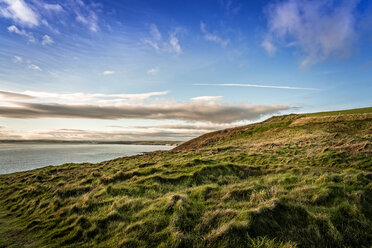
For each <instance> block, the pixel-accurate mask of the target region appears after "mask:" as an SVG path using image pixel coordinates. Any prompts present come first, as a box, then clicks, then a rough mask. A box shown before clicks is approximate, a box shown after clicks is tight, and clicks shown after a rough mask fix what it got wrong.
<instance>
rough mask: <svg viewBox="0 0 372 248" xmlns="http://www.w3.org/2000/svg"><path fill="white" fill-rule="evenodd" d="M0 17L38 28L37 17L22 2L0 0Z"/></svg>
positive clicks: (19, 0) (21, 0)
mask: <svg viewBox="0 0 372 248" xmlns="http://www.w3.org/2000/svg"><path fill="white" fill-rule="evenodd" d="M0 15H1V16H3V17H5V18H9V19H12V20H13V21H14V22H16V23H19V24H22V25H26V26H29V27H33V26H38V25H39V18H38V15H37V14H36V13H35V12H34V11H33V10H32V8H31V7H30V6H29V5H27V4H26V3H25V1H23V0H0Z"/></svg>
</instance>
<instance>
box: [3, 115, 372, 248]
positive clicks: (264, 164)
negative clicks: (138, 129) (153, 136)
mask: <svg viewBox="0 0 372 248" xmlns="http://www.w3.org/2000/svg"><path fill="white" fill-rule="evenodd" d="M0 195H1V198H0V247H43V246H45V247H63V246H65V247H369V246H370V245H371V244H372V231H371V230H372V208H371V206H372V108H364V109H354V110H346V111H335V112H323V113H313V114H298V115H296V114H291V115H285V116H275V117H272V118H270V119H268V120H266V121H264V122H261V123H256V124H251V125H247V126H242V127H238V128H232V129H226V130H221V131H217V132H212V133H208V134H205V135H202V136H200V137H198V138H196V139H193V140H190V141H188V142H185V143H183V144H181V145H179V146H178V147H176V148H174V149H173V150H171V151H168V152H153V153H148V154H144V155H137V156H132V157H124V158H118V159H115V160H111V161H105V162H101V163H98V164H65V165H61V166H55V167H52V166H49V167H45V168H42V169H37V170H32V171H27V172H20V173H13V174H9V175H1V176H0Z"/></svg>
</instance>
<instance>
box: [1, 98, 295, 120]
mask: <svg viewBox="0 0 372 248" xmlns="http://www.w3.org/2000/svg"><path fill="white" fill-rule="evenodd" d="M15 104H17V105H16V106H0V116H1V117H4V118H18V119H35V118H81V119H106V120H117V119H151V120H181V121H199V122H211V123H234V122H238V121H246V120H257V119H259V118H260V117H262V116H263V115H269V114H274V113H278V112H279V111H282V110H288V109H290V107H289V106H287V105H253V104H248V105H231V104H226V103H217V102H205V101H203V102H202V101H196V102H195V101H189V102H181V103H174V102H172V103H171V102H168V103H166V104H165V103H164V102H163V103H158V104H125V103H123V104H115V105H97V104H56V103H32V102H16V103H15Z"/></svg>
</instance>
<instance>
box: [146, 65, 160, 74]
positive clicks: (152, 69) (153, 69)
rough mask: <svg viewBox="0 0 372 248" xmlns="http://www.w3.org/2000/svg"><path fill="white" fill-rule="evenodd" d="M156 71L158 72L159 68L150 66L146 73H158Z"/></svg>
mask: <svg viewBox="0 0 372 248" xmlns="http://www.w3.org/2000/svg"><path fill="white" fill-rule="evenodd" d="M158 72H159V68H158V67H155V68H151V69H150V70H148V71H147V74H150V75H153V76H155V75H156V74H158Z"/></svg>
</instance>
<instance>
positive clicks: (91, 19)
mask: <svg viewBox="0 0 372 248" xmlns="http://www.w3.org/2000/svg"><path fill="white" fill-rule="evenodd" d="M85 12H87V13H86V14H83V13H82V12H81V11H76V20H77V21H78V22H80V23H82V24H84V25H85V26H87V27H88V28H89V29H90V31H92V32H97V31H98V30H99V26H98V16H97V14H96V13H95V12H94V11H93V10H91V9H88V10H86V11H85Z"/></svg>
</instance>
